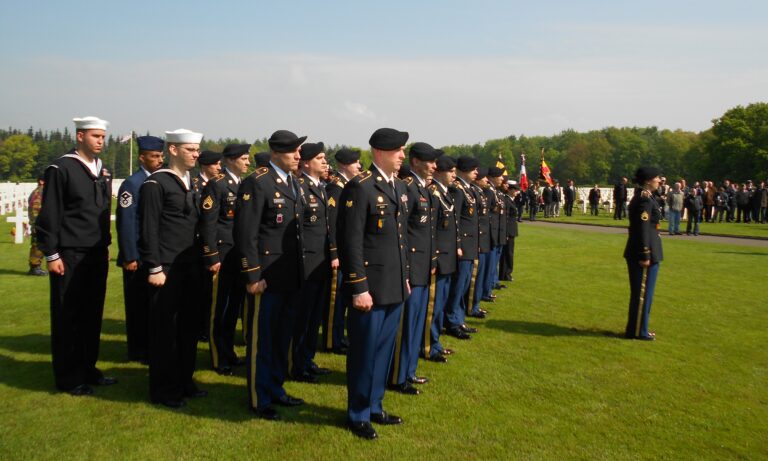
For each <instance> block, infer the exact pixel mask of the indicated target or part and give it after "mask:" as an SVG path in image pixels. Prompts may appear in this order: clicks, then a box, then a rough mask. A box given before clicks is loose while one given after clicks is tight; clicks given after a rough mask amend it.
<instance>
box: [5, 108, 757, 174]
mask: <svg viewBox="0 0 768 461" xmlns="http://www.w3.org/2000/svg"><path fill="white" fill-rule="evenodd" d="M119 141H120V140H119V138H118V137H116V136H115V135H112V134H110V135H109V137H108V138H107V142H106V147H105V149H104V152H103V153H102V161H103V162H104V165H105V166H106V168H108V169H109V170H110V171H111V172H112V174H113V175H114V176H115V177H117V178H124V177H127V176H128V175H130V174H131V172H130V171H129V152H130V145H129V144H128V143H121V142H119ZM131 142H132V143H134V145H133V152H134V160H133V167H134V168H136V167H137V166H138V163H137V160H136V158H135V157H136V156H137V154H138V149H137V146H136V144H135V140H132V141H131ZM246 142H250V141H248V140H243V139H236V138H224V139H217V140H203V143H202V145H201V149H211V150H216V151H219V152H220V151H221V150H222V149H223V148H224V146H225V145H226V144H229V143H246ZM427 142H428V140H427ZM252 144H253V145H254V146H253V148H252V149H251V152H254V153H255V152H261V151H267V150H268V149H269V147H268V143H267V138H266V137H262V138H258V139H256V140H255V141H253V142H252ZM73 145H74V135H73V133H72V132H71V131H70V130H69V129H68V128H65V129H64V130H63V131H60V130H54V131H45V132H44V131H42V130H39V129H38V130H34V129H33V128H29V129H27V130H26V131H22V130H18V129H14V128H8V129H5V130H3V129H0V180H3V181H29V180H33V179H34V178H35V177H36V176H37V175H39V174H41V173H42V172H43V171H44V169H45V168H46V167H47V166H48V165H49V164H50V163H51V161H53V160H54V159H55V158H57V157H59V156H60V155H62V154H63V153H65V152H67V151H68V150H69V149H71V148H72V146H73ZM341 147H343V146H339V145H335V146H327V152H328V153H329V154H331V153H333V152H335V151H336V150H338V149H339V148H341ZM348 147H351V146H348ZM441 148H442V149H443V150H444V151H445V153H446V154H448V155H452V156H459V155H472V156H475V157H477V158H478V159H479V160H480V162H481V164H483V165H494V164H495V163H496V161H497V159H499V158H501V159H502V161H503V162H504V164H505V166H506V169H507V171H508V173H509V175H510V177H513V178H514V177H517V174H518V173H519V167H520V154H521V153H525V154H526V158H527V161H526V168H527V171H528V177H529V178H535V177H536V176H537V175H538V171H539V165H540V160H541V152H542V149H543V153H544V157H545V159H546V162H547V164H548V165H549V167H550V169H551V171H552V175H553V177H554V178H557V179H559V180H561V181H565V180H567V179H572V180H574V181H575V182H576V183H577V184H581V185H586V184H601V185H607V184H613V183H615V182H616V181H617V180H618V179H619V178H621V177H622V176H629V175H631V174H632V172H633V171H634V170H635V169H636V168H637V167H638V166H640V165H655V166H658V167H659V168H661V170H662V171H663V172H664V175H665V176H666V177H667V178H668V179H670V180H675V179H677V178H687V179H689V180H704V179H706V180H712V181H716V182H718V181H721V180H722V179H726V178H727V179H731V180H732V181H738V182H743V181H745V180H747V179H754V180H757V181H760V180H765V179H768V103H754V104H750V105H747V106H737V107H734V108H732V109H729V110H728V111H726V112H725V113H724V114H723V115H722V116H721V117H719V118H717V119H714V120H713V121H712V126H711V127H710V128H709V129H707V130H705V131H702V132H699V133H695V132H691V131H683V130H669V129H659V128H657V127H644V128H642V127H621V128H617V127H608V128H603V129H601V130H593V131H588V132H584V133H582V132H577V131H574V130H565V131H563V132H561V133H559V134H556V135H553V136H524V135H521V136H519V137H518V136H514V135H511V136H508V137H506V138H501V139H491V140H488V141H486V142H485V143H482V144H479V143H478V144H473V145H451V146H442V147H441ZM329 160H330V162H331V163H332V164H333V155H332V154H331V155H329ZM361 160H362V161H363V164H364V165H368V164H369V163H370V153H369V152H368V151H366V150H362V157H361ZM252 168H255V165H252Z"/></svg>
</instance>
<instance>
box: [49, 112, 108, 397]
mask: <svg viewBox="0 0 768 461" xmlns="http://www.w3.org/2000/svg"><path fill="white" fill-rule="evenodd" d="M74 122H75V130H76V131H75V139H76V141H77V147H76V148H75V149H72V150H70V151H69V152H68V153H67V154H66V155H64V156H62V157H59V158H58V159H56V160H54V161H53V163H52V164H51V165H50V166H49V167H48V168H47V169H46V170H45V189H44V191H43V206H42V208H41V209H40V215H39V216H38V218H37V222H36V224H35V230H36V232H37V239H38V240H37V241H38V245H39V248H40V251H42V252H43V254H44V255H45V260H46V261H47V262H48V272H49V273H50V284H51V356H52V362H53V375H54V378H55V381H56V387H57V388H58V389H60V390H62V391H65V392H69V393H70V394H71V395H75V396H81V395H91V394H93V388H92V387H91V386H92V385H97V386H106V385H110V384H115V383H116V382H117V380H116V379H115V378H111V377H107V376H104V374H103V373H102V372H101V371H100V370H99V369H98V368H96V361H97V359H98V357H99V341H100V335H101V319H102V315H103V312H104V296H105V294H106V290H107V272H108V270H109V251H108V246H109V244H110V241H111V236H110V233H109V227H110V224H109V215H110V210H111V201H112V191H111V185H112V182H111V180H110V177H109V175H108V174H106V170H105V169H103V168H102V163H101V160H100V159H99V154H100V153H101V151H102V149H103V148H104V136H105V133H106V129H107V125H109V122H107V121H105V120H100V119H99V118H96V117H84V118H76V119H74Z"/></svg>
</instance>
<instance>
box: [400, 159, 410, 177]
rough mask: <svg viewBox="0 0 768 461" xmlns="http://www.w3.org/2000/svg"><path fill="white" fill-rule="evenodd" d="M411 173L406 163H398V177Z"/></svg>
mask: <svg viewBox="0 0 768 461" xmlns="http://www.w3.org/2000/svg"><path fill="white" fill-rule="evenodd" d="M410 175H411V167H410V166H408V164H405V163H403V164H402V165H400V170H398V172H397V177H398V178H400V179H404V178H406V177H408V176H410Z"/></svg>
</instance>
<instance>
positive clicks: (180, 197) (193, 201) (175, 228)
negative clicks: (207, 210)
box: [139, 169, 200, 272]
mask: <svg viewBox="0 0 768 461" xmlns="http://www.w3.org/2000/svg"><path fill="white" fill-rule="evenodd" d="M198 207H199V195H198V194H197V192H195V191H194V190H193V189H188V188H187V186H186V185H185V184H184V181H182V179H181V178H180V177H179V176H178V175H177V174H176V173H174V172H173V171H171V170H168V169H161V170H157V171H155V172H154V173H152V174H151V175H149V177H148V178H147V179H146V181H144V183H143V184H142V185H141V189H140V198H139V256H140V259H141V262H142V264H143V265H144V267H146V268H147V269H148V270H149V271H150V272H153V270H154V269H156V268H159V267H161V266H162V268H163V271H165V272H167V271H168V268H169V266H171V265H172V264H174V263H185V264H186V263H198V262H199V261H200V249H199V244H198V239H197V222H198V220H199V217H200V214H199V211H198Z"/></svg>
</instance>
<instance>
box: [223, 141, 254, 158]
mask: <svg viewBox="0 0 768 461" xmlns="http://www.w3.org/2000/svg"><path fill="white" fill-rule="evenodd" d="M250 148H251V145H250V144H227V145H226V146H225V147H224V151H223V152H222V153H221V155H223V156H224V157H240V156H242V155H245V154H247V153H248V150H249V149H250Z"/></svg>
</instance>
